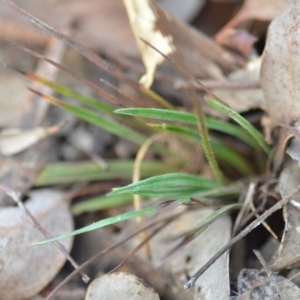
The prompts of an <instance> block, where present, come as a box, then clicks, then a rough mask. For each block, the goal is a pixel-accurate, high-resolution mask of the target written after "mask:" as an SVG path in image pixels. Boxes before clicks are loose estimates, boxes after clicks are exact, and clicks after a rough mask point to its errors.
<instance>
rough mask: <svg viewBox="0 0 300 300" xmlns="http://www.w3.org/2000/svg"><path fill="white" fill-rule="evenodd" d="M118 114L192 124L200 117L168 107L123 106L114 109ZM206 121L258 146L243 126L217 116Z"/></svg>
mask: <svg viewBox="0 0 300 300" xmlns="http://www.w3.org/2000/svg"><path fill="white" fill-rule="evenodd" d="M114 112H115V113H117V114H123V115H129V116H135V117H144V118H151V119H158V120H163V121H172V122H181V123H186V124H191V125H195V126H196V125H197V122H198V119H197V116H196V115H195V114H192V113H188V112H183V111H176V110H168V109H159V108H157V109H156V108H121V109H117V110H115V111H114ZM204 121H205V123H206V125H207V127H208V128H209V129H213V130H217V131H220V132H223V133H226V134H229V135H232V136H234V137H236V138H238V139H240V140H241V141H244V142H245V143H247V144H248V145H250V146H252V147H254V148H257V143H256V141H255V140H254V139H253V138H252V136H251V135H249V134H248V132H247V131H245V130H244V129H242V128H239V127H237V126H236V125H234V124H231V123H228V122H224V121H222V120H218V119H216V118H210V117H205V118H204Z"/></svg>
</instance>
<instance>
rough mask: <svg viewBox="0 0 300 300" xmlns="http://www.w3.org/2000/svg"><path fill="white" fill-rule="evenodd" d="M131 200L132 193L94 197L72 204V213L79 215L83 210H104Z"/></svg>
mask: <svg viewBox="0 0 300 300" xmlns="http://www.w3.org/2000/svg"><path fill="white" fill-rule="evenodd" d="M131 202H132V195H130V194H129V195H126V194H125V195H118V196H100V197H94V198H91V199H88V200H85V201H82V202H79V203H76V204H74V205H72V208H71V210H72V213H73V214H74V215H79V214H82V213H85V212H90V211H97V210H104V209H108V208H112V207H117V206H121V205H124V204H128V203H131Z"/></svg>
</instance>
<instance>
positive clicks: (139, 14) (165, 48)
mask: <svg viewBox="0 0 300 300" xmlns="http://www.w3.org/2000/svg"><path fill="white" fill-rule="evenodd" d="M123 2H124V5H125V7H126V11H127V14H128V17H129V21H130V25H131V29H132V32H133V34H134V36H135V39H136V42H137V45H138V47H139V50H140V53H141V56H142V60H143V63H144V66H145V68H146V74H145V75H143V76H142V78H141V79H140V83H141V84H142V85H144V86H145V87H147V88H149V87H150V86H151V84H152V82H153V80H154V72H155V70H156V67H157V66H158V65H160V64H161V63H162V62H163V61H164V57H163V56H162V55H161V54H160V53H158V52H157V51H155V50H154V49H152V48H151V47H149V46H148V45H147V44H145V43H144V42H143V41H142V39H143V40H145V41H147V42H148V43H150V44H151V45H152V46H154V47H155V48H157V49H158V50H159V51H161V52H162V53H163V54H164V55H169V54H171V53H172V52H174V51H175V46H174V45H173V38H172V36H170V35H168V36H167V35H163V33H162V32H161V31H160V30H158V28H157V27H156V22H157V18H158V15H157V13H156V10H155V7H154V5H153V3H152V0H123Z"/></svg>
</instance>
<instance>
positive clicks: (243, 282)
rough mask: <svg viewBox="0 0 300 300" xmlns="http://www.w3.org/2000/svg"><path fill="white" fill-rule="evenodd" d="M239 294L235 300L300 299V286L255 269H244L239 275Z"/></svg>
mask: <svg viewBox="0 0 300 300" xmlns="http://www.w3.org/2000/svg"><path fill="white" fill-rule="evenodd" d="M238 292H239V295H238V296H237V297H234V298H233V299H234V300H271V299H286V300H287V299H288V300H297V299H300V289H299V287H298V286H297V285H296V284H294V283H293V282H291V281H290V280H288V279H286V278H284V277H282V276H278V275H274V274H270V276H266V275H262V274H260V273H259V271H258V270H255V269H243V270H242V271H241V272H240V274H239V276H238Z"/></svg>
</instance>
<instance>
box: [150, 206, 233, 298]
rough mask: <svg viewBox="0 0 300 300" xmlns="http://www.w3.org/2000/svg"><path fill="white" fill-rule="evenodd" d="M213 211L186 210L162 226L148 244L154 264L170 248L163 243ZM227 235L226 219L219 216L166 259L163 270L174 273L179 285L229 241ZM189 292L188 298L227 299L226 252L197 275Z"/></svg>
mask: <svg viewBox="0 0 300 300" xmlns="http://www.w3.org/2000/svg"><path fill="white" fill-rule="evenodd" d="M213 212H214V210H213V209H210V208H209V209H203V210H200V211H199V210H196V211H190V212H187V213H185V214H184V215H182V216H180V217H178V218H176V220H175V221H173V222H171V223H170V224H169V225H168V226H166V227H165V228H164V229H163V230H162V231H161V232H160V233H159V234H158V235H157V236H156V237H155V238H154V239H153V240H151V241H150V246H151V251H152V257H153V260H154V262H155V261H157V260H158V259H160V258H161V257H162V256H163V255H165V254H166V252H167V251H168V248H170V245H169V244H168V243H166V242H164V241H163V240H165V239H168V238H170V237H171V236H174V235H175V236H176V235H178V234H180V233H182V232H184V231H186V230H188V229H190V228H193V227H194V226H195V225H196V224H198V223H199V222H200V221H201V219H203V218H205V217H207V216H208V215H210V214H211V213H213ZM230 234H231V221H230V218H229V216H228V215H222V216H220V217H219V218H218V219H217V220H216V221H215V222H214V223H213V224H211V225H210V226H209V227H208V228H207V229H206V230H205V231H204V232H203V233H202V234H201V235H200V236H198V237H197V238H196V239H195V240H193V241H192V242H191V243H189V244H187V245H185V246H184V247H182V248H180V250H179V251H178V252H177V253H174V254H173V255H172V256H170V257H169V258H167V259H166V260H165V261H164V262H163V268H164V269H166V270H167V271H170V272H171V273H172V274H175V276H176V278H177V284H178V285H179V286H182V285H183V284H184V283H186V281H187V280H188V279H189V278H190V277H191V276H192V275H194V273H195V272H196V271H197V270H198V269H199V268H200V267H201V266H203V265H204V264H205V263H206V262H207V261H208V260H209V259H210V258H211V257H212V255H213V254H214V253H216V252H217V251H218V250H219V249H220V248H221V247H222V246H224V245H225V244H226V243H227V242H228V241H229V239H230ZM170 235H171V236H170ZM178 242H179V240H178ZM192 292H193V293H194V295H193V296H192V297H193V298H192V299H199V300H200V299H201V300H211V299H215V300H221V299H228V298H229V268H228V253H226V254H224V255H222V256H221V257H220V258H219V259H218V260H217V261H216V262H215V263H214V264H213V265H212V266H211V267H210V268H209V269H208V270H207V271H206V272H205V273H204V274H203V275H202V276H201V280H198V281H196V283H195V289H193V290H192Z"/></svg>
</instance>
